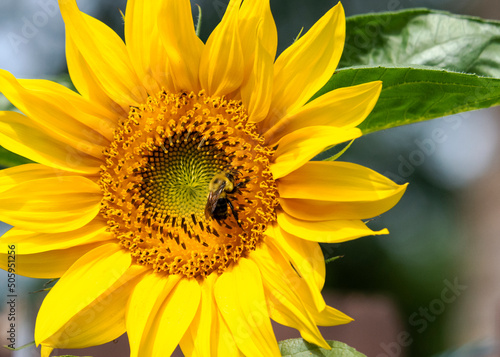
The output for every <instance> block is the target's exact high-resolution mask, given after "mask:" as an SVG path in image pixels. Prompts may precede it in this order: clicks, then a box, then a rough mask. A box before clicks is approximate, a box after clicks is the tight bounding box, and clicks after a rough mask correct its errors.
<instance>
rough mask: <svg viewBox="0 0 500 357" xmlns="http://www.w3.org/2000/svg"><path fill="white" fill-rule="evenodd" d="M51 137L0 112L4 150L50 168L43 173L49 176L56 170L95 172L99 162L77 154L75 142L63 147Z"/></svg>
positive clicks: (15, 115) (34, 125)
mask: <svg viewBox="0 0 500 357" xmlns="http://www.w3.org/2000/svg"><path fill="white" fill-rule="evenodd" d="M53 134H54V133H53V132H52V131H50V130H46V129H44V128H43V127H41V126H40V125H38V124H37V123H36V122H34V121H32V120H31V119H30V118H28V117H26V116H24V115H22V114H19V113H17V112H0V142H1V143H2V146H3V147H4V148H6V149H7V150H9V151H12V152H13V153H16V154H18V155H21V156H23V157H26V158H28V159H30V160H33V161H36V162H39V163H41V164H44V165H47V166H50V167H51V168H46V171H52V176H55V174H56V172H57V171H59V170H56V169H60V170H66V171H72V172H75V173H81V174H96V173H98V172H99V166H100V165H101V164H102V161H101V160H99V159H97V158H96V157H94V156H90V155H88V154H86V153H84V152H82V151H80V150H79V149H78V146H79V145H78V142H73V143H72V144H67V143H64V142H61V141H59V140H58V139H57V138H54V137H53ZM75 144H76V145H75ZM4 188H5V187H3V188H2V189H4Z"/></svg>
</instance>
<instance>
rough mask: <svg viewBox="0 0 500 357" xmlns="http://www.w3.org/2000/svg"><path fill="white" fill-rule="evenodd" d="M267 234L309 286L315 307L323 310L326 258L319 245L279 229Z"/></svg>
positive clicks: (272, 228) (270, 229) (273, 228)
mask: <svg viewBox="0 0 500 357" xmlns="http://www.w3.org/2000/svg"><path fill="white" fill-rule="evenodd" d="M266 233H267V234H269V235H270V236H271V237H272V238H273V239H271V240H270V241H269V245H271V246H273V247H275V248H276V250H277V251H279V252H280V253H281V255H282V256H283V257H284V258H285V259H286V260H287V261H288V262H289V263H290V264H291V265H292V267H293V269H294V271H295V272H296V274H297V275H298V276H299V277H300V278H301V281H303V282H304V283H305V285H306V286H307V289H306V290H307V292H308V293H309V295H310V297H311V301H313V302H314V306H316V308H317V309H318V310H320V311H321V310H323V309H324V308H325V306H326V304H325V301H324V299H323V297H322V296H321V289H323V285H324V283H325V257H324V256H323V252H322V251H321V248H320V246H319V244H318V243H316V242H310V241H306V240H303V239H300V238H297V237H295V236H294V235H291V234H288V233H287V232H285V231H284V230H282V229H281V228H279V227H270V228H269V229H268V231H267V232H266ZM276 254H277V253H276ZM302 290H304V289H302Z"/></svg>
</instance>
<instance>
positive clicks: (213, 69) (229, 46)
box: [200, 0, 245, 96]
mask: <svg viewBox="0 0 500 357" xmlns="http://www.w3.org/2000/svg"><path fill="white" fill-rule="evenodd" d="M240 4H241V0H230V2H229V5H228V6H227V10H226V13H225V14H224V17H223V18H222V20H221V22H220V23H219V25H218V26H217V27H216V28H215V30H214V31H213V32H212V34H211V35H210V37H209V38H208V40H207V43H206V45H205V47H204V49H203V53H202V58H201V62H200V83H201V87H202V88H203V89H205V90H206V91H207V92H208V94H209V95H211V96H220V95H224V94H228V93H231V92H233V91H235V90H236V89H238V88H239V87H240V85H241V83H242V82H243V78H244V63H245V62H244V58H243V51H242V49H241V41H240V36H239V33H238V12H239V8H240Z"/></svg>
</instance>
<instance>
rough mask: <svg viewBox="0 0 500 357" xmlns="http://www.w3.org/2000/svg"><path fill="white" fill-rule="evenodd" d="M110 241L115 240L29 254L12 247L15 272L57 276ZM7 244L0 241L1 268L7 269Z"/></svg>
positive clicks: (36, 276) (38, 275)
mask: <svg viewBox="0 0 500 357" xmlns="http://www.w3.org/2000/svg"><path fill="white" fill-rule="evenodd" d="M13 229H14V228H13ZM2 238H3V237H2ZM111 242H115V240H111V241H103V242H94V243H89V244H83V245H78V246H75V247H70V248H66V249H58V250H48V251H40V252H39V253H30V254H24V253H23V251H22V250H18V249H17V248H13V249H14V250H15V252H16V274H19V275H23V276H27V277H30V278H38V279H52V278H59V277H61V276H62V275H63V274H64V273H65V272H66V271H67V270H68V269H69V268H70V267H71V266H72V265H73V264H74V263H75V262H76V261H77V260H78V259H80V258H81V257H82V256H83V255H85V254H87V253H88V252H90V251H91V250H94V249H95V248H97V247H100V246H101V245H103V244H106V243H111ZM9 246H10V247H12V244H11V243H9V241H8V240H5V241H2V243H1V244H0V247H1V248H3V250H2V252H0V268H1V269H5V270H7V260H8V258H7V252H8V251H9V250H11V249H10V248H9Z"/></svg>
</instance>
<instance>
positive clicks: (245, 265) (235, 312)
mask: <svg viewBox="0 0 500 357" xmlns="http://www.w3.org/2000/svg"><path fill="white" fill-rule="evenodd" d="M215 299H216V301H217V306H218V307H219V310H220V312H221V314H222V316H223V318H224V321H225V322H226V323H227V325H228V327H229V329H230V330H231V333H232V334H233V336H234V339H235V341H236V344H237V345H238V348H239V349H240V350H241V352H242V353H243V354H244V355H247V356H267V357H270V356H280V352H279V349H278V344H277V342H276V337H275V336H274V333H273V330H272V327H271V321H270V320H269V313H268V311H267V303H266V297H265V295H264V288H263V285H262V278H261V274H260V272H259V269H258V268H257V266H256V265H255V263H254V262H253V261H251V260H249V259H246V258H240V260H239V261H238V263H237V265H235V267H234V268H233V270H232V271H226V272H224V273H223V274H222V275H221V276H220V277H219V279H218V280H217V282H216V283H215Z"/></svg>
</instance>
